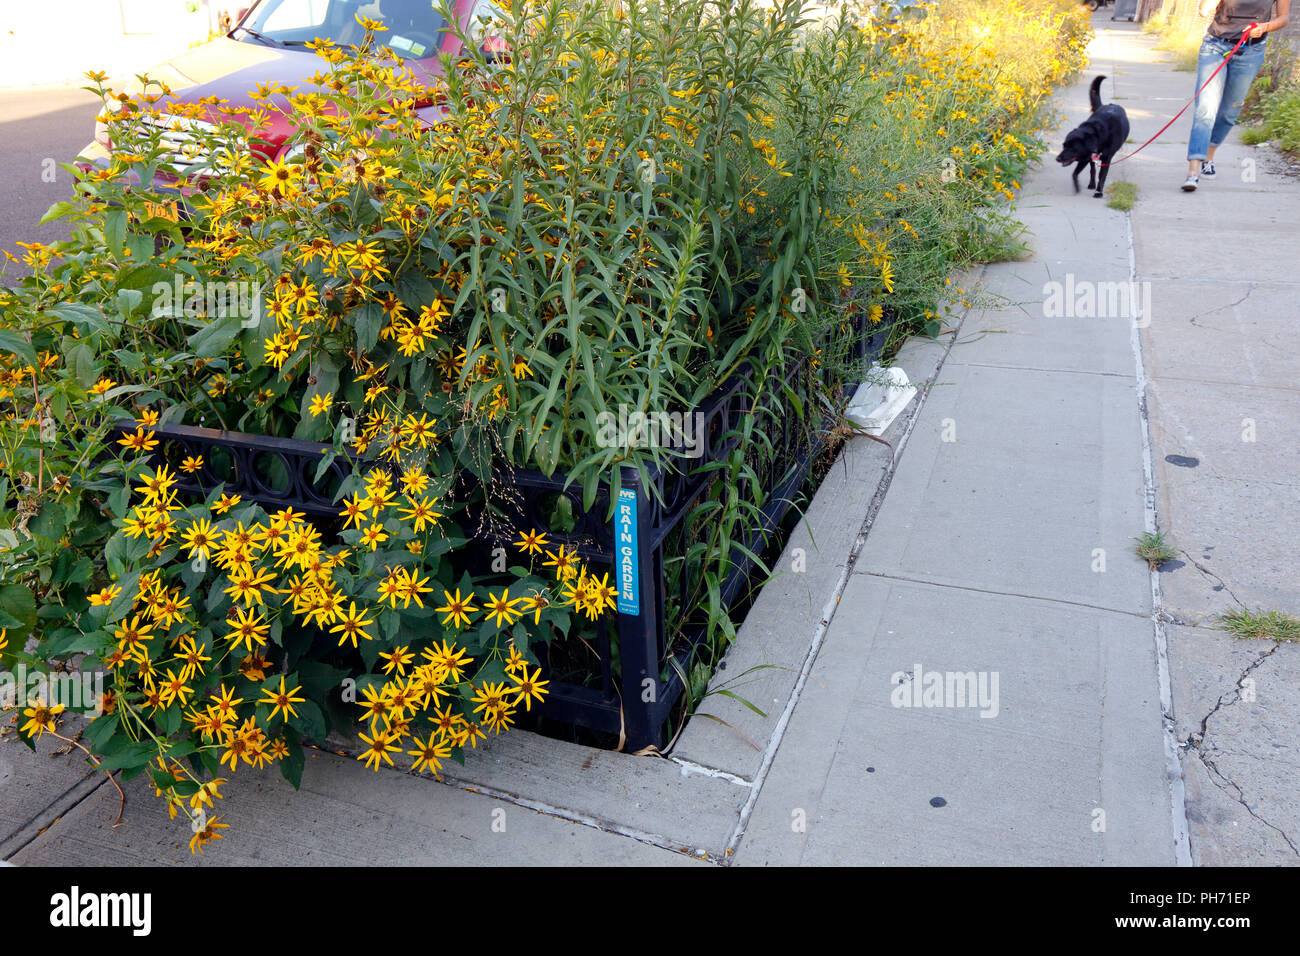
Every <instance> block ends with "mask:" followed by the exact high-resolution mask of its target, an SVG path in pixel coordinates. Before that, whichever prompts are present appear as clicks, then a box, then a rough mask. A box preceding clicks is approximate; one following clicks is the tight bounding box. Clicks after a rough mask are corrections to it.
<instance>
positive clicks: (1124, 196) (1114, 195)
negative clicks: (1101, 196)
mask: <svg viewBox="0 0 1300 956" xmlns="http://www.w3.org/2000/svg"><path fill="white" fill-rule="evenodd" d="M1137 195H1138V188H1137V183H1130V182H1127V181H1125V180H1120V181H1119V182H1117V183H1112V184H1111V187H1110V198H1109V199H1108V200H1106V205H1107V206H1109V207H1110V208H1111V209H1118V210H1119V211H1120V212H1128V211H1129V210H1130V209H1132V208H1133V203H1135V202H1137Z"/></svg>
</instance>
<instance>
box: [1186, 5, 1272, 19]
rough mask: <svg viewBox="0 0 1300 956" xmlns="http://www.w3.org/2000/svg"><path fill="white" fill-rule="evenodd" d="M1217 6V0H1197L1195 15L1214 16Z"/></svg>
mask: <svg viewBox="0 0 1300 956" xmlns="http://www.w3.org/2000/svg"><path fill="white" fill-rule="evenodd" d="M1279 2H1286V3H1290V2H1291V0H1279ZM1218 8H1219V0H1198V2H1197V4H1196V15H1197V16H1198V17H1200V18H1201V19H1202V20H1204V19H1205V18H1206V17H1212V16H1214V11H1215V10H1217V9H1218Z"/></svg>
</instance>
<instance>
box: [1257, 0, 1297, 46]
mask: <svg viewBox="0 0 1300 956" xmlns="http://www.w3.org/2000/svg"><path fill="white" fill-rule="evenodd" d="M1290 22H1291V0H1277V16H1276V17H1274V18H1273V19H1272V20H1269V21H1267V22H1266V23H1261V24H1259V25H1258V26H1257V27H1255V29H1253V30H1251V31H1250V35H1251V36H1253V37H1257V36H1262V35H1263V34H1265V33H1272V32H1273V31H1274V30H1281V29H1282V28H1283V27H1284V26H1286V25H1287V24H1288V23H1290Z"/></svg>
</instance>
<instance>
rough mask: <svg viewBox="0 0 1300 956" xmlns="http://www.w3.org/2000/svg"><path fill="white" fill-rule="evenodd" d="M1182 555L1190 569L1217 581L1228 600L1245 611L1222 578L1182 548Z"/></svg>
mask: <svg viewBox="0 0 1300 956" xmlns="http://www.w3.org/2000/svg"><path fill="white" fill-rule="evenodd" d="M1182 555H1183V557H1185V558H1186V559H1187V560H1188V562H1189V563H1190V564H1191V565H1192V567H1194V568H1195V569H1196V570H1197V571H1200V572H1201V573H1202V574H1204V575H1205V576H1206V577H1207V578H1210V579H1211V580H1213V581H1217V582H1218V583H1219V587H1221V588H1223V590H1225V591H1227V592H1228V596H1229V597H1230V598H1232V599H1233V600H1234V601H1236V602H1237V604H1238V605H1240V606H1241V609H1242V610H1243V611H1244V610H1246V605H1245V604H1243V603H1242V601H1241V598H1239V597H1237V595H1235V594H1233V593H1232V588H1230V587H1228V583H1227V582H1226V581H1224V580H1223V578H1221V577H1219V576H1218V575H1217V574H1215V573H1214V572H1213V571H1211V570H1210V569H1209V568H1207V567H1206V566H1205V565H1203V564H1201V563H1200V562H1199V561H1197V560H1196V559H1195V558H1194V557H1192V556H1191V555H1190V554H1189V553H1188V552H1187V549H1185V548H1184V549H1183V550H1182Z"/></svg>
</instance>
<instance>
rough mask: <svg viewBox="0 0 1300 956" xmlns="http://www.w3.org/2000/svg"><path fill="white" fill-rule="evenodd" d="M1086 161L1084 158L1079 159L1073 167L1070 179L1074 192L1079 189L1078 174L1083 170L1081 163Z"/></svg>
mask: <svg viewBox="0 0 1300 956" xmlns="http://www.w3.org/2000/svg"><path fill="white" fill-rule="evenodd" d="M1086 162H1087V160H1086V159H1081V160H1079V165H1078V166H1075V167H1074V175H1073V176H1071V177H1070V179H1071V181H1072V182H1073V183H1074V191H1075V192H1076V193H1077V192H1078V191H1079V174H1080V173H1081V172H1083V164H1084V163H1086ZM1089 188H1092V187H1089Z"/></svg>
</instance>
